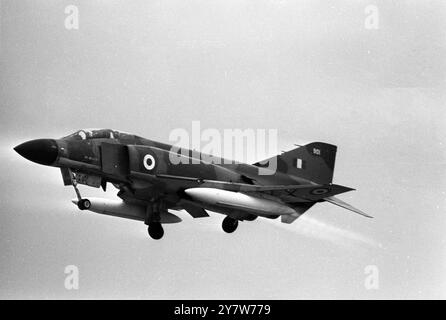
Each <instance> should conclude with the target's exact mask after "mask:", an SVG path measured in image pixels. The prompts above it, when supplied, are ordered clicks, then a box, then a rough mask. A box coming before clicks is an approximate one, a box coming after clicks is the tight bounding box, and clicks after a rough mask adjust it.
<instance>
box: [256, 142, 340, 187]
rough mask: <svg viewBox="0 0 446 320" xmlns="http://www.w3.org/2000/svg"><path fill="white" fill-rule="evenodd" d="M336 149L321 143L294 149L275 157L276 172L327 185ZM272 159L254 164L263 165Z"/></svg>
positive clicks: (331, 179) (330, 178) (331, 178)
mask: <svg viewBox="0 0 446 320" xmlns="http://www.w3.org/2000/svg"><path fill="white" fill-rule="evenodd" d="M336 150H337V147H336V146H335V145H332V144H328V143H323V142H312V143H309V144H307V145H304V146H300V147H298V148H296V149H293V150H290V151H287V152H284V153H282V154H281V155H278V156H276V157H277V171H279V172H282V173H286V174H291V175H296V176H298V177H301V178H304V179H307V180H311V181H314V182H316V183H319V184H328V183H331V182H332V181H333V171H334V166H335V159H336ZM272 159H273V158H270V159H267V160H265V161H262V162H261V163H259V162H258V163H255V164H254V165H256V166H263V163H267V161H270V160H272Z"/></svg>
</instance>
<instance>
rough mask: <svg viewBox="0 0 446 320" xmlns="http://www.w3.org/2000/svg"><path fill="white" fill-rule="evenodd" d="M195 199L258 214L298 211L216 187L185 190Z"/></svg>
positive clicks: (216, 205)
mask: <svg viewBox="0 0 446 320" xmlns="http://www.w3.org/2000/svg"><path fill="white" fill-rule="evenodd" d="M184 192H185V193H186V194H187V195H188V196H189V197H191V198H192V199H193V200H194V201H197V202H201V203H203V204H207V205H209V208H210V210H212V208H211V207H225V208H233V209H240V210H247V211H251V212H253V213H255V214H257V215H264V216H271V215H278V216H279V215H291V214H295V213H296V211H295V210H294V209H292V208H291V207H289V206H287V205H285V204H283V203H280V202H277V201H273V200H269V199H265V198H259V197H254V196H251V195H248V194H245V193H241V192H234V191H228V190H222V189H215V188H190V189H186V190H185V191H184Z"/></svg>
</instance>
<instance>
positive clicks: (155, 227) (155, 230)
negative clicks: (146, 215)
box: [147, 222, 164, 240]
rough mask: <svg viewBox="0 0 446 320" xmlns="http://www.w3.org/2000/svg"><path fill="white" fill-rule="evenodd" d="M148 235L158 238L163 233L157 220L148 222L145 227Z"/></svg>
mask: <svg viewBox="0 0 446 320" xmlns="http://www.w3.org/2000/svg"><path fill="white" fill-rule="evenodd" d="M147 231H148V232H149V235H150V237H152V239H155V240H159V239H161V238H162V237H163V235H164V229H163V226H162V225H161V223H159V222H151V223H149V227H148V228H147Z"/></svg>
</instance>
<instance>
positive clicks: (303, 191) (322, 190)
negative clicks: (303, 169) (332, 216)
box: [200, 180, 354, 201]
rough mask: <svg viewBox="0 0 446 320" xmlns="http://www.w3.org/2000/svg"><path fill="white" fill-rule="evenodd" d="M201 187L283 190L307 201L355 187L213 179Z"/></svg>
mask: <svg viewBox="0 0 446 320" xmlns="http://www.w3.org/2000/svg"><path fill="white" fill-rule="evenodd" d="M200 187H208V188H218V189H224V190H229V191H241V192H269V191H282V192H283V193H285V194H286V195H287V196H290V197H295V198H300V199H304V200H307V201H320V200H324V199H325V198H327V197H331V196H334V195H337V194H340V193H344V192H348V191H352V190H354V189H352V188H349V187H345V186H341V185H337V184H306V185H266V186H260V185H250V184H243V183H230V182H221V181H213V180H203V182H202V184H201V185H200Z"/></svg>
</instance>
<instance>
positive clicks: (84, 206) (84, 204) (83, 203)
mask: <svg viewBox="0 0 446 320" xmlns="http://www.w3.org/2000/svg"><path fill="white" fill-rule="evenodd" d="M77 207H78V208H79V209H80V210H88V209H90V207H91V202H90V200H88V199H81V200H79V202H78V203H77Z"/></svg>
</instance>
